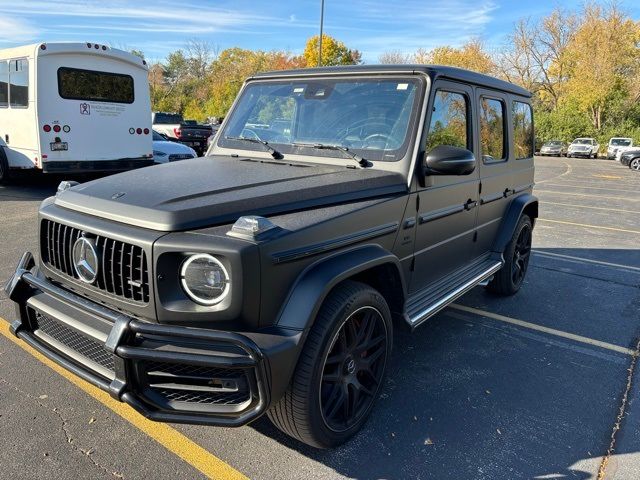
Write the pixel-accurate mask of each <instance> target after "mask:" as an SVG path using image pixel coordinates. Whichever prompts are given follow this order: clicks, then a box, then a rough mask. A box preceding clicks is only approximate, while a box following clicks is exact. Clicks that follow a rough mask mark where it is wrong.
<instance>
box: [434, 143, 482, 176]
mask: <svg viewBox="0 0 640 480" xmlns="http://www.w3.org/2000/svg"><path fill="white" fill-rule="evenodd" d="M422 168H423V171H424V175H469V174H470V173H471V172H473V171H474V170H475V169H476V157H474V156H473V153H472V152H470V151H469V150H467V149H466V148H459V147H452V146H450V145H440V146H438V147H436V148H434V149H433V150H431V151H430V152H428V153H427V154H426V155H425V157H424V163H423V167H422Z"/></svg>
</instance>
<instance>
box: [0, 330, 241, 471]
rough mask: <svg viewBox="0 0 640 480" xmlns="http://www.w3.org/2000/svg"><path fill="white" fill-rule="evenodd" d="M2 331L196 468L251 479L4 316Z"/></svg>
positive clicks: (21, 346)
mask: <svg viewBox="0 0 640 480" xmlns="http://www.w3.org/2000/svg"><path fill="white" fill-rule="evenodd" d="M0 333H1V334H2V335H3V336H5V337H6V338H8V339H9V340H11V341H12V342H13V343H15V344H16V345H18V346H19V347H20V348H22V349H23V350H25V351H26V352H28V353H29V354H31V355H33V356H34V357H35V358H36V359H38V360H39V361H40V362H42V363H44V364H45V365H46V366H48V367H49V368H51V369H52V370H54V371H55V372H56V373H58V374H60V375H62V376H63V377H64V378H66V379H67V380H69V381H70V382H71V383H73V384H74V385H75V386H76V387H79V388H80V389H82V390H84V391H85V392H86V393H88V394H89V395H90V396H91V397H93V398H94V399H96V400H97V401H99V402H100V403H102V404H103V405H104V406H105V407H107V408H108V409H110V410H111V411H113V412H114V413H116V414H118V415H120V417H122V418H124V419H125V420H126V421H128V422H129V423H131V424H132V425H133V426H134V427H136V428H138V429H139V430H141V431H142V432H144V433H146V434H147V435H148V436H149V437H151V438H152V439H154V440H155V441H156V442H158V443H159V444H160V445H162V446H163V447H164V448H166V449H167V450H169V451H170V452H172V453H174V454H175V455H177V456H178V457H180V458H181V459H182V460H184V461H185V462H187V463H188V464H189V465H191V466H192V467H194V468H196V469H198V470H200V471H201V472H202V473H203V474H204V475H206V476H207V477H209V478H215V479H220V480H232V479H233V480H240V479H243V480H245V479H247V477H246V476H244V475H243V474H242V473H240V472H238V471H237V470H235V469H234V468H233V467H231V466H229V465H227V464H226V463H225V462H223V461H222V460H220V459H219V458H218V457H216V456H215V455H213V454H211V453H210V452H208V451H207V450H205V449H204V448H202V447H201V446H200V445H198V444H197V443H195V442H194V441H192V440H191V439H189V438H188V437H186V436H185V435H183V434H182V433H180V432H178V431H177V430H175V429H173V428H171V427H170V426H169V425H167V424H165V423H156V422H152V421H151V420H147V419H146V418H145V417H143V416H142V415H140V414H139V413H138V412H136V411H135V410H134V409H133V408H131V407H130V406H129V405H127V404H125V403H121V402H118V401H117V400H114V399H113V398H111V397H110V396H109V394H108V393H106V392H103V391H102V390H100V389H99V388H97V387H94V386H93V385H91V384H89V383H87V382H85V381H84V380H82V379H80V378H78V377H76V376H75V375H73V374H72V373H70V372H68V371H67V370H65V369H64V368H62V367H61V366H59V365H58V364H57V363H55V362H52V361H51V360H49V359H48V358H47V357H45V356H44V355H42V354H41V353H40V352H38V351H36V350H34V349H33V348H32V347H30V346H29V345H27V344H26V343H24V342H22V341H20V340H19V339H17V338H16V337H15V336H13V335H12V334H11V332H10V331H9V324H8V323H7V322H6V321H5V320H4V319H2V318H0Z"/></svg>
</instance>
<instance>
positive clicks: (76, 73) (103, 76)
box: [58, 67, 134, 103]
mask: <svg viewBox="0 0 640 480" xmlns="http://www.w3.org/2000/svg"><path fill="white" fill-rule="evenodd" d="M58 92H59V93H60V96H61V97H62V98H66V99H67V100H88V101H95V102H110V103H133V100H134V94H133V78H132V77H131V76H130V75H123V74H120V73H110V72H98V71H94V70H81V69H79V68H68V67H60V68H59V69H58Z"/></svg>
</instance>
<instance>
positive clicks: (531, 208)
mask: <svg viewBox="0 0 640 480" xmlns="http://www.w3.org/2000/svg"><path fill="white" fill-rule="evenodd" d="M525 210H527V213H529V214H530V216H531V221H532V222H535V219H536V218H538V198H537V197H535V196H533V195H531V194H530V193H524V194H521V195H518V196H517V197H515V198H514V199H513V200H511V203H510V204H509V206H508V207H507V211H506V214H505V216H504V217H503V219H502V223H501V224H500V230H499V231H498V236H497V237H496V239H495V241H494V243H493V248H492V250H493V251H494V252H498V253H503V252H504V251H505V249H506V248H507V244H508V243H509V242H510V241H511V237H512V236H513V232H514V231H515V229H516V227H517V225H518V221H519V220H520V217H521V216H522V213H523V212H524V211H525Z"/></svg>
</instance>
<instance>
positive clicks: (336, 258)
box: [277, 245, 407, 330]
mask: <svg viewBox="0 0 640 480" xmlns="http://www.w3.org/2000/svg"><path fill="white" fill-rule="evenodd" d="M384 264H391V265H393V266H394V267H395V268H396V269H397V271H398V276H399V278H400V282H401V284H402V290H403V294H404V295H405V297H406V292H407V290H406V285H405V282H404V277H403V276H402V274H401V272H402V270H401V268H400V261H399V260H398V257H396V256H395V255H393V254H392V253H390V252H388V251H387V250H385V249H383V248H382V247H380V246H378V245H365V246H362V247H358V248H355V249H351V250H347V251H342V252H340V253H338V254H336V255H333V256H331V257H329V258H326V257H325V258H323V259H322V260H320V261H318V262H316V263H313V264H312V265H310V266H309V267H307V268H306V269H305V270H304V271H303V272H302V273H301V274H300V276H299V277H298V279H297V280H296V282H295V283H294V285H293V287H292V288H291V291H290V293H289V296H288V297H287V300H286V301H285V303H284V305H283V307H282V309H281V310H280V314H279V316H278V321H277V325H278V327H283V328H292V329H295V330H306V329H308V328H309V327H310V326H311V324H312V322H313V319H314V318H315V316H316V314H317V313H318V310H319V309H320V306H321V305H322V302H323V301H324V299H325V298H326V296H327V295H328V294H329V292H330V291H331V289H332V288H333V287H335V286H336V285H337V284H338V283H340V282H342V281H343V280H346V279H348V278H350V277H352V276H354V275H356V274H358V273H360V272H363V271H366V270H369V269H371V268H373V267H377V266H379V265H384Z"/></svg>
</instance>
